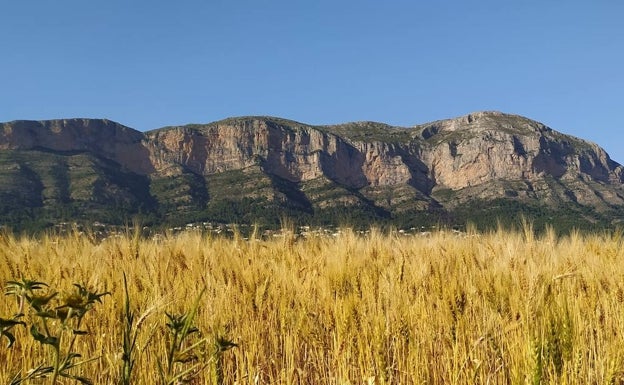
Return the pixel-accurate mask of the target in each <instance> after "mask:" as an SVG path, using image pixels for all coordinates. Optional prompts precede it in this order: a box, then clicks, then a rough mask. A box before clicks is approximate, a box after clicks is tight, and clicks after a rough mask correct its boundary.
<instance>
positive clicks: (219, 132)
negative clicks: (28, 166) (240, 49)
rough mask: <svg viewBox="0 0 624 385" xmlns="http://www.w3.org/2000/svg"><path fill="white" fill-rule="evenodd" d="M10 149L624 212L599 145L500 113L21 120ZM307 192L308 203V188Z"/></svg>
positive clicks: (613, 168)
mask: <svg viewBox="0 0 624 385" xmlns="http://www.w3.org/2000/svg"><path fill="white" fill-rule="evenodd" d="M3 149H6V150H8V149H18V150H19V149H21V150H32V149H41V150H45V151H56V152H90V153H93V154H96V155H97V156H99V157H102V158H105V159H108V160H111V161H113V162H116V163H117V164H119V165H120V167H121V168H122V169H124V170H129V171H131V172H134V173H136V174H140V175H143V176H148V177H153V178H155V177H176V176H179V175H181V174H182V173H191V174H193V175H196V176H199V177H201V178H209V177H211V176H214V175H219V174H221V173H224V172H228V171H235V170H245V169H249V168H254V167H255V168H257V169H259V170H261V172H262V173H263V174H264V175H267V176H270V177H278V178H281V179H283V180H286V181H288V182H290V183H293V184H295V185H297V184H299V185H302V184H305V183H311V182H312V181H317V180H327V181H331V182H332V183H334V184H336V185H338V186H341V188H344V189H345V191H350V193H354V192H355V191H361V194H364V195H365V198H366V199H370V200H371V201H374V202H378V201H379V202H381V201H380V200H379V199H381V198H380V197H379V196H377V195H375V194H382V193H384V194H386V195H387V194H388V191H394V195H395V196H392V197H391V198H388V197H387V196H386V197H385V198H384V199H386V200H387V201H392V202H407V201H410V200H413V199H416V198H414V197H417V199H425V200H427V199H429V200H431V201H432V202H433V201H435V200H436V199H437V200H439V201H440V202H441V203H442V204H447V203H446V202H445V201H444V199H443V198H442V196H441V195H439V194H438V195H436V194H437V192H440V191H446V192H447V193H448V192H449V191H450V192H458V193H460V194H463V198H462V199H472V198H484V199H491V198H496V197H516V198H522V199H535V200H540V199H546V198H548V199H551V198H552V200H553V201H554V200H559V201H561V200H563V201H566V200H568V201H574V202H576V203H580V204H583V205H588V206H600V205H603V206H604V205H624V191H623V182H624V174H623V168H622V166H620V165H619V164H617V163H615V162H613V161H612V160H610V159H609V157H608V155H607V154H606V153H605V152H604V150H602V149H601V148H600V147H598V146H597V145H596V144H593V143H589V142H586V141H584V140H581V139H578V138H574V137H571V136H567V135H563V134H561V133H559V132H557V131H554V130H552V129H550V128H548V127H546V126H544V125H543V124H541V123H538V122H535V121H532V120H529V119H526V118H523V117H520V116H516V115H507V114H502V113H497V112H480V113H475V114H470V115H467V116H464V117H460V118H456V119H449V120H443V121H437V122H432V123H428V124H424V125H419V126H415V127H411V128H396V127H395V128H393V127H388V126H385V125H381V124H377V123H370V122H361V123H349V124H345V125H340V126H310V125H306V124H302V123H298V122H293V121H288V120H283V119H278V118H266V117H247V118H232V119H226V120H223V121H220V122H215V123H210V124H206V125H187V126H181V127H166V128H162V129H159V130H154V131H150V132H147V133H141V132H138V131H135V130H133V129H130V128H128V127H125V126H122V125H120V124H117V123H114V122H110V121H107V120H88V119H69V120H53V121H43V122H34V121H16V122H10V123H4V124H1V125H0V150H3ZM555 185H556V186H559V187H557V189H553V186H555ZM384 189H385V190H384ZM511 190H515V191H511ZM555 190H556V191H555ZM384 191H385V192H384ZM553 191H555V192H553ZM298 194H299V195H297V196H298V197H299V198H300V199H306V198H305V197H306V192H304V191H303V190H302V191H300V192H299V193H298ZM366 194H369V195H366ZM370 194H372V195H370ZM397 194H403V195H402V196H401V197H398V196H396V195H397ZM405 194H407V195H405ZM446 195H448V194H446ZM299 198H298V199H299ZM358 199H359V198H358ZM388 207H390V206H388Z"/></svg>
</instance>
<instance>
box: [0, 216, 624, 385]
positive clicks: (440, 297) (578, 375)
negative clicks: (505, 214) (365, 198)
mask: <svg viewBox="0 0 624 385" xmlns="http://www.w3.org/2000/svg"><path fill="white" fill-rule="evenodd" d="M622 246H623V238H622V236H621V234H620V233H619V232H616V233H603V234H581V233H572V234H570V235H569V236H565V237H558V236H556V235H555V234H554V232H553V231H552V230H548V231H547V232H545V233H544V234H543V235H542V236H534V235H533V233H532V230H531V229H530V226H527V225H525V230H524V231H520V232H514V231H504V230H498V231H495V232H492V233H486V234H479V233H477V232H475V231H473V230H469V231H468V233H466V234H457V233H453V232H443V231H441V232H434V233H432V234H425V235H423V236H420V235H410V236H407V235H404V234H400V233H398V232H397V233H389V234H384V233H382V232H380V231H378V230H375V229H372V231H371V232H370V233H368V234H367V235H366V236H361V235H358V234H356V233H354V232H353V231H350V230H348V229H346V230H342V231H341V232H340V234H339V235H338V236H336V237H320V236H317V237H310V238H307V239H303V238H297V237H296V236H295V235H294V234H293V233H286V234H285V235H284V236H283V237H273V238H270V239H259V238H257V237H251V239H249V240H245V239H243V238H242V237H240V236H239V235H238V234H235V235H234V237H230V238H226V237H221V236H211V235H202V234H198V233H193V232H187V233H181V234H178V235H172V234H166V235H164V236H162V237H159V238H157V239H141V238H140V237H139V236H138V233H136V232H134V233H133V232H128V234H126V235H124V236H118V237H111V238H108V239H105V240H103V241H96V240H95V238H94V237H91V236H90V235H89V234H88V233H87V234H80V233H78V232H74V233H73V234H71V235H69V236H62V237H61V236H53V235H48V236H42V237H38V238H31V237H17V236H14V235H10V234H2V235H0V254H1V255H2V258H0V261H2V263H3V264H4V265H5V267H3V268H2V269H0V282H1V283H4V282H6V281H9V280H14V279H21V278H29V279H35V280H40V281H44V282H47V283H49V284H50V286H53V287H55V288H58V289H59V290H63V289H69V288H71V285H72V284H73V283H81V284H84V285H85V286H87V287H90V288H94V289H97V290H99V291H100V292H104V291H108V292H111V293H112V295H111V296H108V297H105V298H103V303H102V304H101V305H100V304H98V305H97V306H96V307H95V308H94V310H93V312H92V313H90V314H88V315H87V316H86V317H85V321H84V322H85V325H88V328H89V332H90V335H89V336H84V338H82V339H81V340H80V341H79V342H78V345H77V346H76V349H77V350H78V351H80V352H81V353H83V354H84V356H85V357H99V359H98V360H97V361H94V362H91V363H88V364H86V365H85V366H84V367H83V369H82V370H83V373H82V375H84V376H85V377H88V378H91V379H92V380H93V381H94V383H96V384H112V383H115V382H118V381H119V378H120V374H121V368H122V365H123V362H122V354H121V353H122V345H123V344H122V338H123V337H122V334H123V328H124V324H123V322H124V314H123V312H124V286H123V274H124V273H125V274H126V276H127V282H128V293H129V297H130V301H131V304H132V306H133V311H134V313H135V314H136V319H137V322H136V325H135V327H136V333H138V334H137V342H136V349H135V357H134V358H135V360H136V363H135V367H134V371H133V375H132V380H133V381H132V382H133V383H135V384H155V383H158V380H159V377H158V362H159V360H160V359H161V358H162V357H163V356H164V355H165V352H166V351H167V348H168V346H167V341H166V338H165V336H166V333H167V331H166V326H165V322H166V317H165V312H168V313H170V314H182V313H184V312H185V311H186V310H188V309H189V308H190V307H192V305H193V301H194V299H195V298H197V297H198V295H199V294H200V292H201V291H202V290H203V289H205V293H204V295H203V297H202V301H201V303H200V305H199V309H198V313H197V316H196V318H195V325H196V326H197V327H198V328H199V329H200V330H201V332H202V336H203V337H206V338H209V339H210V340H211V341H213V340H215V338H217V337H223V338H226V339H229V340H232V341H233V342H235V343H237V344H238V345H239V346H238V347H237V348H235V349H232V350H229V351H228V352H227V353H225V354H223V356H222V361H221V362H220V364H219V365H214V363H211V365H210V369H209V370H206V371H204V373H203V374H202V376H201V377H200V379H199V380H198V381H200V382H199V383H212V382H216V381H217V380H218V379H219V378H220V376H222V378H223V380H224V382H225V383H237V384H276V383H277V384H474V383H482V384H486V383H490V384H524V383H532V384H566V383H567V384H618V383H623V381H624V338H623V337H624V312H623V309H622V304H623V302H624V299H623V297H624V295H623V294H622V293H624V283H623V278H624V263H622V262H623V261H624V260H623V258H624V248H623V247H622ZM16 310H17V308H16V304H15V302H14V300H12V299H11V298H10V297H4V298H3V299H2V301H1V302H0V317H4V318H6V317H9V316H10V315H12V314H13V313H14V312H15V311H16ZM14 331H15V333H14V334H15V336H16V338H17V341H16V343H15V344H14V346H13V347H12V348H10V349H6V348H4V346H3V347H1V348H0V362H3V363H4V366H3V370H2V371H0V383H8V382H9V379H10V378H11V375H12V374H14V373H16V372H17V371H19V370H21V371H22V372H23V373H26V372H27V371H28V370H29V369H31V368H33V367H34V366H35V365H36V363H37V362H40V361H41V360H40V358H41V355H44V354H46V353H45V351H42V349H41V347H40V346H38V345H37V344H36V343H35V342H33V341H32V339H31V338H29V335H28V331H27V330H26V329H25V328H20V327H16V328H14ZM3 343H4V342H3ZM209 348H212V346H209ZM216 371H221V373H219V375H217V373H216Z"/></svg>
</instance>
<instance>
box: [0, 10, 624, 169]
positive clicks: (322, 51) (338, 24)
mask: <svg viewBox="0 0 624 385" xmlns="http://www.w3.org/2000/svg"><path fill="white" fill-rule="evenodd" d="M0 10H1V14H2V22H1V23H0V47H2V51H1V52H2V57H0V85H1V92H0V121H9V120H14V119H52V118H61V117H62V118H69V117H91V118H108V119H111V120H115V121H118V122H120V123H123V124H125V125H127V126H130V127H133V128H136V129H139V130H148V129H153V128H158V127H162V126H165V125H175V124H184V123H204V122H211V121H214V120H219V119H222V118H225V117H229V116H240V115H272V116H280V117H284V118H289V119H294V120H298V121H302V122H306V123H312V124H331V123H341V122H347V121H356V120H374V121H382V122H386V123H390V124H394V125H402V126H411V125H414V124H418V123H424V122H427V121H431V120H437V119H443V118H450V117H455V116H460V115H464V114H467V113H470V112H474V111H480V110H498V111H503V112H508V113H515V114H520V115H524V116H527V117H529V118H532V119H535V120H538V121H541V122H543V123H545V124H547V125H549V126H550V127H552V128H554V129H556V130H559V131H562V132H565V133H568V134H572V135H575V136H579V137H582V138H585V139H589V140H592V141H594V142H597V143H598V144H600V145H601V146H603V147H605V148H606V149H607V151H608V152H609V153H610V155H611V156H612V158H614V159H615V160H617V161H620V162H624V146H622V144H621V143H622V142H623V141H624V108H623V107H624V103H623V101H624V99H623V97H622V92H623V90H624V75H623V74H624V63H623V62H624V22H622V17H623V15H624V2H622V1H620V0H596V1H586V0H584V1H578V0H569V1H555V0H553V1H543V0H542V1H535V0H525V1H500V0H497V1H470V0H462V1H460V0H447V1H435V2H434V1H415V0H411V1H407V0H406V1H393V0H389V1H385V2H382V1H378V0H376V1H368V0H358V1H355V0H344V1H341V0H331V1H329V0H315V1H303V0H274V1H270V0H267V1H260V0H255V1H251V0H241V1H236V0H204V1H200V0H188V1H185V0H180V1H177V2H173V1H159V0H150V1H147V0H134V1H128V0H107V1H85V0H55V1H36V2H35V1H32V0H21V1H6V2H4V4H3V5H2V6H0Z"/></svg>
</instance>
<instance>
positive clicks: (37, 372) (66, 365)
mask: <svg viewBox="0 0 624 385" xmlns="http://www.w3.org/2000/svg"><path fill="white" fill-rule="evenodd" d="M46 288H48V285H47V284H46V283H44V282H38V281H32V280H28V279H22V280H21V281H9V282H8V286H7V290H6V295H13V296H15V297H16V300H17V303H18V306H19V312H18V313H17V315H16V317H17V316H21V315H22V311H24V310H25V306H26V305H28V306H29V308H30V310H31V313H30V317H29V321H30V322H29V323H30V325H29V326H30V327H29V330H30V335H31V336H32V337H33V338H34V339H35V341H37V342H39V343H40V344H41V346H44V347H49V348H50V349H51V352H52V358H51V362H45V363H42V364H41V365H39V366H37V367H36V368H35V369H33V370H31V371H30V372H28V373H27V374H26V375H25V376H24V377H20V376H16V377H14V379H13V380H12V382H11V384H12V385H17V384H20V383H22V382H25V381H26V380H30V379H35V378H47V377H48V376H50V383H51V384H53V385H54V384H56V383H57V382H58V381H59V378H61V377H62V378H68V379H72V380H76V381H78V382H80V383H83V384H91V383H92V382H91V380H89V379H88V378H86V377H83V376H79V375H74V374H72V373H71V372H72V371H73V370H74V369H76V368H77V367H79V366H81V365H83V364H85V363H88V362H91V361H93V360H95V359H96V358H91V359H82V356H81V354H79V353H77V352H74V351H73V350H74V345H75V342H76V339H77V338H78V337H79V336H84V335H87V334H88V332H87V331H86V330H82V326H83V325H82V323H83V320H84V317H85V315H86V314H87V312H89V311H90V310H91V309H92V308H93V306H94V305H95V304H96V303H97V302H100V303H101V301H102V300H101V298H102V297H103V296H105V295H107V294H109V293H97V292H93V291H90V290H89V289H87V288H86V287H85V286H83V285H79V284H74V290H73V291H71V292H66V293H62V294H61V295H60V296H59V293H58V292H56V291H52V290H48V291H47V292H46V293H42V291H43V289H46ZM18 323H22V324H23V325H25V326H26V323H24V322H22V321H19V322H18ZM15 325H16V324H15ZM15 325H13V326H15ZM2 330H3V335H5V336H6V333H8V331H5V329H4V328H3V329H2ZM7 338H8V339H9V341H10V342H11V337H9V336H7Z"/></svg>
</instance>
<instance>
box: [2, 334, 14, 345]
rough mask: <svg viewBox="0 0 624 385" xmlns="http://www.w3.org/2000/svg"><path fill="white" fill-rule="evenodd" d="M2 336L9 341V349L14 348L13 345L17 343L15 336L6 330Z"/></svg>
mask: <svg viewBox="0 0 624 385" xmlns="http://www.w3.org/2000/svg"><path fill="white" fill-rule="evenodd" d="M2 335H3V336H5V337H6V338H7V339H8V340H9V344H8V345H7V349H8V348H10V347H11V346H13V343H15V336H13V334H11V333H9V332H8V331H6V330H3V331H2Z"/></svg>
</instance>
